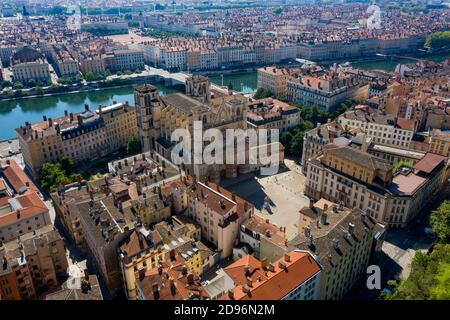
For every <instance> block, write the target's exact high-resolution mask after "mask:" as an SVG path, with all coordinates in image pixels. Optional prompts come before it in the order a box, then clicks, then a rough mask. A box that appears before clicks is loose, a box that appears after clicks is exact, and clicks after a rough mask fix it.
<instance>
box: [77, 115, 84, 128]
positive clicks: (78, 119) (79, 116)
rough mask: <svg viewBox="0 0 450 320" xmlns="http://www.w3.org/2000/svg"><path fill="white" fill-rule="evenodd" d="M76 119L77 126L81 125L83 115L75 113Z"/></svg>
mask: <svg viewBox="0 0 450 320" xmlns="http://www.w3.org/2000/svg"><path fill="white" fill-rule="evenodd" d="M77 121H78V125H79V126H81V125H83V117H82V116H81V114H79V115H77Z"/></svg>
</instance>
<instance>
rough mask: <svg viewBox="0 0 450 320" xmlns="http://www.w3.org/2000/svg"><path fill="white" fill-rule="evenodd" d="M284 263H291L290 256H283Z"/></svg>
mask: <svg viewBox="0 0 450 320" xmlns="http://www.w3.org/2000/svg"><path fill="white" fill-rule="evenodd" d="M284 261H286V262H291V256H290V255H289V253H285V254H284Z"/></svg>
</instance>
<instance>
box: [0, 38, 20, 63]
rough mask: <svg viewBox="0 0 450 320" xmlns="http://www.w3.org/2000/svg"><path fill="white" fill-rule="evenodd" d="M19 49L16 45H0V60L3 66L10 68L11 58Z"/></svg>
mask: <svg viewBox="0 0 450 320" xmlns="http://www.w3.org/2000/svg"><path fill="white" fill-rule="evenodd" d="M17 49H18V47H17V46H15V45H8V44H2V45H0V59H1V61H2V64H3V66H5V67H9V66H10V63H11V57H12V56H13V54H14V52H15V51H16V50H17Z"/></svg>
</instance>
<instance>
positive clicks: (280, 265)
mask: <svg viewBox="0 0 450 320" xmlns="http://www.w3.org/2000/svg"><path fill="white" fill-rule="evenodd" d="M278 266H279V267H280V269H283V270H286V268H287V267H286V263H284V261H279V262H278Z"/></svg>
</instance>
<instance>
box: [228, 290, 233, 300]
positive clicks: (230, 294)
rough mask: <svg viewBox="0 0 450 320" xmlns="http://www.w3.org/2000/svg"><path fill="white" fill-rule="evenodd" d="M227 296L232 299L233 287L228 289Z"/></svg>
mask: <svg viewBox="0 0 450 320" xmlns="http://www.w3.org/2000/svg"><path fill="white" fill-rule="evenodd" d="M228 298H230V300H234V290H233V289H230V290H228Z"/></svg>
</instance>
